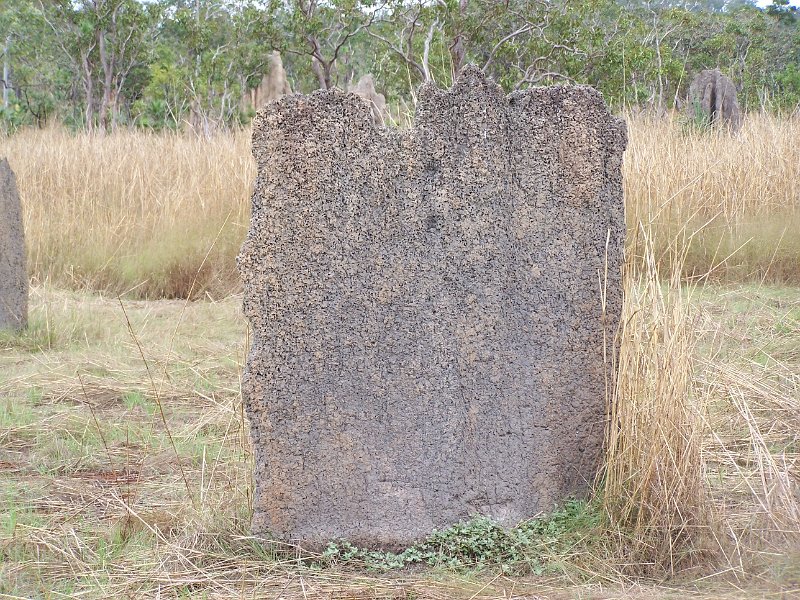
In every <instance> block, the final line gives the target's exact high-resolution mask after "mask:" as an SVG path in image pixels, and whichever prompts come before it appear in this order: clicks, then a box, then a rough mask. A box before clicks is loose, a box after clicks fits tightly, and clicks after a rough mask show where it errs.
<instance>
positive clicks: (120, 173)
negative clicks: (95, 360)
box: [0, 129, 255, 298]
mask: <svg viewBox="0 0 800 600" xmlns="http://www.w3.org/2000/svg"><path fill="white" fill-rule="evenodd" d="M0 154H5V155H7V156H8V157H9V159H10V163H11V165H12V168H13V169H14V170H15V172H16V175H17V181H18V184H19V187H20V193H21V196H22V199H23V210H24V219H25V226H26V234H27V241H28V246H29V269H30V271H31V274H32V276H33V277H34V278H35V279H37V280H39V281H51V282H53V283H54V284H56V285H59V286H66V287H71V288H88V289H94V290H100V291H104V292H107V293H113V294H123V293H126V292H127V293H129V294H131V295H133V296H136V297H143V298H157V297H167V298H169V297H188V296H189V295H192V296H194V297H199V296H201V295H203V294H205V293H206V292H208V293H210V294H212V295H215V296H216V295H221V294H227V293H230V291H231V290H233V289H235V288H236V287H237V286H238V276H237V274H236V271H235V265H234V257H235V255H236V253H237V252H238V249H239V246H240V244H241V240H242V239H243V237H244V234H245V232H246V229H247V221H248V218H249V190H250V187H251V185H252V181H253V178H254V176H255V165H254V164H253V162H252V160H251V157H250V149H249V140H248V137H247V135H245V134H242V133H239V134H220V135H217V136H215V137H213V138H210V139H204V138H199V137H195V136H192V135H181V134H174V133H162V134H154V133H146V132H141V131H120V132H118V133H115V134H113V135H108V136H101V135H90V134H87V133H70V132H68V131H66V130H64V129H50V130H44V131H39V130H24V131H21V132H19V133H17V134H15V135H13V136H11V137H7V138H4V139H0Z"/></svg>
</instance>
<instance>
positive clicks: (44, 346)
mask: <svg viewBox="0 0 800 600" xmlns="http://www.w3.org/2000/svg"><path fill="white" fill-rule="evenodd" d="M630 133H631V145H630V149H629V151H628V154H627V155H626V195H627V199H626V202H627V215H628V219H629V230H630V236H629V251H628V257H629V265H628V267H627V271H626V278H625V285H626V305H625V309H624V310H625V314H624V318H623V323H624V327H623V328H622V330H621V332H620V335H621V343H622V345H621V351H620V354H619V357H618V361H619V363H618V364H619V379H618V382H617V386H616V387H617V393H616V395H615V397H614V398H610V399H609V411H610V414H611V420H610V422H611V423H614V424H615V425H616V426H615V427H613V428H609V432H608V453H607V460H606V469H605V472H604V473H605V476H604V477H603V479H602V480H601V481H599V482H598V485H597V493H596V496H595V499H594V500H593V502H591V503H590V504H588V505H585V506H584V507H583V509H582V511H579V513H578V516H575V517H574V518H573V517H569V518H568V519H567V521H566V522H563V523H561V524H560V525H559V527H558V528H557V529H556V530H554V531H555V534H554V535H551V536H549V537H548V536H543V537H540V538H537V539H536V540H534V541H533V542H532V543H531V544H530V545H529V547H528V548H527V554H526V555H525V556H524V557H519V556H515V557H501V560H499V561H496V562H491V561H489V562H487V561H483V563H482V564H481V555H480V553H476V554H475V555H474V556H472V555H469V554H467V556H466V557H462V561H461V564H460V566H459V567H458V568H455V569H454V568H452V566H448V564H447V561H446V560H445V559H446V558H447V557H446V556H445V555H442V560H441V561H440V564H435V565H433V566H414V567H407V568H404V569H401V570H394V571H388V572H383V571H380V570H375V569H374V568H373V569H372V570H370V569H369V568H368V567H369V566H370V565H368V564H365V563H364V562H363V557H356V560H345V559H346V558H347V556H346V555H345V554H342V553H333V554H330V555H329V556H325V557H322V556H318V557H313V556H311V557H309V556H307V555H305V556H302V557H301V556H300V555H299V553H298V552H297V551H296V550H294V549H291V548H282V547H277V546H270V545H267V544H262V543H259V542H258V541H256V540H254V539H252V538H251V537H249V535H248V524H249V518H250V513H251V502H252V499H251V490H252V487H251V481H250V471H251V453H250V447H249V439H248V433H247V421H246V418H245V416H244V414H243V406H242V400H241V394H240V390H239V377H240V373H241V369H242V366H243V364H244V353H245V349H246V347H247V328H246V324H245V322H244V321H243V318H242V316H241V313H240V308H239V306H240V300H241V299H240V297H239V296H237V295H236V294H237V284H236V280H235V273H234V271H233V260H232V259H233V255H234V254H235V252H236V250H237V248H238V244H239V240H240V239H241V237H242V235H243V233H244V230H245V228H246V222H247V201H248V200H247V197H248V194H249V191H248V187H249V185H250V180H251V178H252V176H253V171H252V165H251V163H250V160H249V156H248V154H247V139H246V135H244V134H239V135H231V136H219V137H217V138H213V139H211V140H199V139H196V138H188V137H181V136H165V137H159V136H149V135H145V134H134V133H121V134H119V137H116V136H115V137H108V138H91V139H90V138H88V137H85V136H81V135H78V136H70V135H68V134H66V133H65V132H63V131H45V132H22V133H21V134H20V135H18V136H15V137H12V138H7V139H2V140H0V154H3V153H8V154H9V155H10V156H11V164H12V167H14V168H15V169H16V170H17V175H18V178H19V182H20V187H21V189H22V193H23V200H24V202H25V215H26V224H27V226H28V243H29V246H30V257H31V271H32V275H33V279H34V286H33V288H32V306H31V326H30V327H29V329H28V330H27V331H26V332H24V333H23V334H21V335H19V336H12V335H8V334H3V335H1V336H0V597H11V598H13V597H25V598H28V597H37V598H38V597H41V598H61V597H89V598H108V597H129V598H156V597H158V598H194V597H201V598H239V597H241V598H287V599H289V598H313V599H321V598H387V599H389V598H392V599H395V598H396V599H399V598H441V599H445V598H464V599H490V598H511V597H513V598H541V597H546V598H577V597H580V598H611V597H614V598H616V597H645V598H662V597H674V598H686V597H698V598H723V597H730V598H733V597H741V598H751V597H792V596H793V595H800V568H799V567H798V565H800V285H798V284H800V271H798V269H800V260H799V259H800V246H798V245H799V244H800V241H798V235H797V232H798V231H800V221H798V219H800V217H799V216H798V215H799V214H800V187H798V186H799V185H800V184H798V177H797V176H798V175H800V173H798V171H800V154H799V153H800V150H798V147H797V145H796V143H795V142H794V139H798V138H800V136H799V135H798V134H800V124H799V123H798V122H797V121H778V120H775V119H773V118H771V117H767V116H755V117H753V118H752V119H751V120H750V122H749V123H748V125H747V126H746V128H745V130H744V132H743V134H742V136H741V137H739V138H731V137H728V136H724V135H721V134H717V133H714V132H701V131H697V130H694V129H685V128H684V127H683V126H682V125H681V124H680V123H677V122H663V121H648V120H645V119H643V118H637V119H635V120H633V121H632V123H631V132H630ZM793 136H794V137H793ZM120 296H121V298H120ZM187 296H191V297H192V298H194V299H195V301H186V300H181V299H176V297H187ZM144 298H147V299H144ZM460 543H461V545H463V546H465V547H470V544H469V542H468V538H467V541H464V540H461V541H460ZM484 552H485V550H484ZM301 558H302V560H301ZM470 560H472V561H473V564H470ZM433 562H437V561H436V560H434V561H433ZM531 565H535V566H534V568H530V567H531ZM372 566H373V567H376V565H375V564H374V562H373V564H372ZM377 566H379V565H377Z"/></svg>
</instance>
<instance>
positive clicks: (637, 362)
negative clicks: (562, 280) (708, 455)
mask: <svg viewBox="0 0 800 600" xmlns="http://www.w3.org/2000/svg"><path fill="white" fill-rule="evenodd" d="M649 229H650V228H649V227H648V226H646V225H643V224H642V223H639V226H638V228H637V230H636V232H635V234H634V240H631V243H630V245H631V247H640V248H642V249H643V253H642V254H640V255H630V254H629V257H628V261H627V264H626V272H625V276H624V278H623V281H624V293H625V302H624V304H623V312H622V317H621V320H620V328H619V334H618V335H619V339H618V340H617V342H618V349H619V350H618V354H617V360H616V367H617V381H616V385H615V386H614V390H613V393H612V395H611V397H610V398H609V407H608V424H607V427H608V429H607V438H606V453H607V454H606V467H605V471H604V481H603V486H602V499H603V503H604V508H605V512H606V514H607V515H608V517H609V520H610V524H611V525H612V531H613V532H614V536H615V537H616V538H617V539H616V540H615V542H616V543H615V544H614V546H615V548H616V550H615V552H617V553H621V554H623V555H624V560H625V562H626V563H628V564H630V565H636V569H641V568H642V567H643V566H644V567H646V568H645V570H648V569H652V570H654V571H657V572H662V573H663V572H668V573H674V572H675V571H676V570H677V569H682V568H684V567H686V566H688V565H691V564H693V563H697V562H699V560H701V559H702V558H703V555H704V553H705V550H704V546H705V543H706V539H705V538H706V533H707V527H708V524H709V516H710V515H709V513H708V503H707V497H706V490H705V487H704V468H703V461H702V443H703V435H704V427H703V423H704V417H703V413H704V402H705V398H704V397H703V396H702V395H701V394H697V393H696V390H695V389H694V355H695V350H696V344H697V339H698V334H697V328H696V323H695V319H694V317H693V315H692V310H691V308H690V306H691V305H690V303H689V300H688V297H687V295H688V291H687V290H686V289H685V288H684V287H683V285H682V281H681V277H680V269H678V268H676V269H674V270H673V272H672V276H671V277H669V278H668V279H666V280H664V279H662V277H661V276H660V269H659V265H658V264H657V262H656V256H655V249H654V247H653V241H654V240H653V236H652V233H651V232H650V230H649ZM619 558H623V556H619Z"/></svg>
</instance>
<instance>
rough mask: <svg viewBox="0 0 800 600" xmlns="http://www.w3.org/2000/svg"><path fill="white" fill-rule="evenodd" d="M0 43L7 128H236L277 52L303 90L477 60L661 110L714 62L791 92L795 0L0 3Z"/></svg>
mask: <svg viewBox="0 0 800 600" xmlns="http://www.w3.org/2000/svg"><path fill="white" fill-rule="evenodd" d="M0 42H2V43H4V45H5V52H4V58H5V60H6V62H7V64H8V65H10V69H11V71H10V72H11V88H12V93H11V98H12V100H11V101H10V102H9V103H8V105H6V106H3V107H2V108H0V124H2V126H3V128H4V129H5V130H7V131H14V130H15V129H17V128H19V127H21V126H25V125H38V126H41V127H43V126H45V125H46V124H47V123H48V122H49V121H50V120H52V119H53V117H57V118H60V119H61V120H62V121H64V122H66V123H68V124H72V125H74V126H76V127H86V128H89V129H91V128H94V127H103V128H107V129H108V128H110V129H113V128H114V127H117V126H119V125H124V124H132V125H136V126H139V127H143V128H147V129H154V130H161V129H173V130H174V129H179V128H182V127H185V126H187V124H188V125H189V126H191V127H193V128H194V129H195V130H200V131H203V132H205V133H208V132H210V131H212V130H214V129H218V128H221V127H236V126H238V125H240V124H243V123H247V122H248V121H249V119H250V118H251V117H252V115H253V107H252V106H250V104H249V100H248V91H249V90H251V89H255V88H256V87H257V86H258V85H259V83H260V82H261V80H262V78H263V76H264V75H265V74H266V70H267V68H268V57H269V54H270V53H271V51H272V50H276V49H277V50H279V51H281V53H282V56H283V60H284V64H285V67H286V69H287V72H288V74H289V79H290V83H291V85H292V88H293V89H294V90H296V91H300V92H311V91H313V90H314V89H316V88H330V87H333V86H338V87H341V88H347V87H348V86H349V85H351V84H352V82H353V81H355V80H357V79H358V78H359V77H361V76H362V75H364V74H366V73H373V74H374V75H375V76H376V80H377V82H378V86H379V91H381V92H383V93H384V94H385V95H386V96H387V98H388V99H389V101H390V103H391V104H393V105H394V106H396V107H399V108H398V111H400V112H407V113H410V112H413V108H409V107H413V104H414V94H415V92H414V90H415V89H416V87H417V86H419V85H420V84H421V83H422V82H424V81H425V80H427V79H430V80H433V81H436V82H437V83H439V84H440V85H448V84H449V83H451V81H452V78H453V76H454V74H455V73H456V72H457V71H458V70H459V69H460V68H461V67H462V66H463V65H464V64H467V63H470V62H472V63H476V64H477V65H479V66H481V67H482V68H484V70H485V71H486V72H487V73H489V74H490V75H491V76H492V77H493V78H494V79H495V80H496V81H498V82H499V83H500V84H501V85H502V86H503V87H504V88H505V89H506V90H508V91H511V90H514V89H523V88H526V87H528V86H531V85H542V84H545V85H546V84H551V83H561V82H574V83H588V84H591V85H594V86H596V87H597V88H599V89H600V90H601V91H602V92H603V93H604V94H605V96H606V98H607V99H608V100H609V101H610V102H611V103H612V104H613V105H616V106H631V105H633V106H638V107H646V108H647V107H649V108H655V109H657V110H663V109H667V108H670V107H672V106H674V105H675V104H676V101H680V100H683V99H684V98H685V97H686V94H687V89H688V85H689V82H690V81H691V79H692V77H693V76H694V74H695V73H696V72H697V71H699V70H701V69H705V68H714V67H718V68H720V69H721V70H722V71H724V72H725V73H726V74H728V75H729V76H731V77H732V79H733V80H734V82H735V83H736V85H737V87H738V88H739V90H740V103H741V104H742V105H743V106H744V108H745V109H757V108H761V107H762V106H767V107H768V108H776V109H779V110H793V109H794V108H795V107H796V106H797V105H798V102H800V92H798V89H800V84H798V75H797V72H798V69H800V67H799V66H798V65H800V22H799V20H798V18H797V9H796V8H795V7H794V6H792V5H791V4H790V3H789V2H788V0H775V1H774V2H773V3H772V4H771V5H770V6H768V7H766V8H765V9H761V8H758V7H757V6H755V4H754V3H752V2H750V1H749V0H737V1H730V0H706V1H703V2H696V1H693V2H688V1H686V2H684V1H682V0H674V1H673V0H662V1H659V2H645V1H644V0H626V1H623V2H621V1H619V0H569V1H567V0H556V1H553V2H540V1H539V0H512V1H511V2H508V1H506V0H488V1H486V2H478V1H477V0H466V1H457V0H446V1H441V2H405V1H403V0H387V1H385V2H378V1H376V0H329V1H327V2H301V1H300V0H288V1H279V0H196V1H195V0H192V1H187V0H158V1H146V2H145V1H142V0H96V1H89V0H51V1H49V2H45V3H41V4H40V3H31V2H29V1H27V0H6V1H5V2H4V3H3V4H2V5H0ZM401 120H402V119H401Z"/></svg>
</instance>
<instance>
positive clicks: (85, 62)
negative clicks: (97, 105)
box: [81, 52, 94, 131]
mask: <svg viewBox="0 0 800 600" xmlns="http://www.w3.org/2000/svg"><path fill="white" fill-rule="evenodd" d="M81 66H82V67H83V91H84V93H85V95H86V106H85V108H84V119H85V120H86V129H87V130H88V131H91V130H92V129H94V86H93V84H92V66H91V65H90V64H89V53H88V52H82V53H81Z"/></svg>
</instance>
